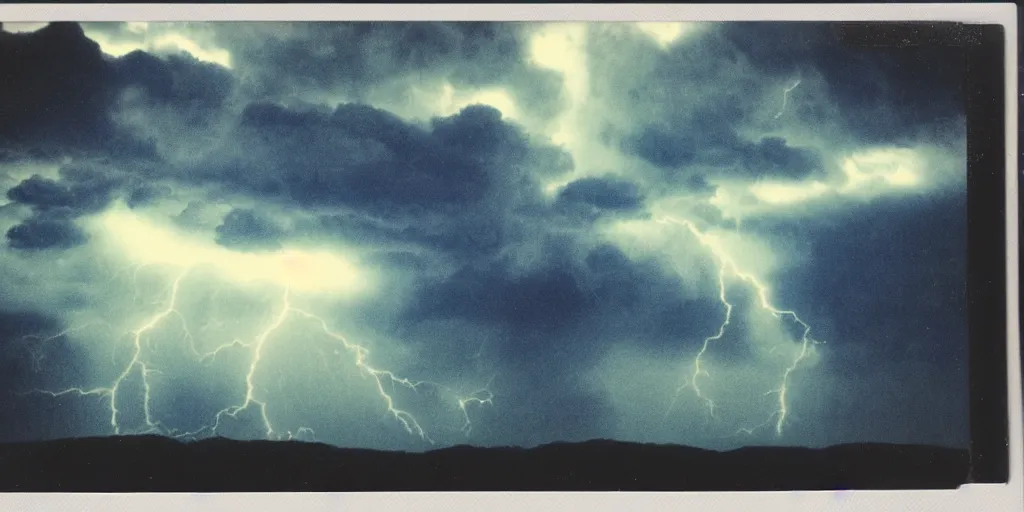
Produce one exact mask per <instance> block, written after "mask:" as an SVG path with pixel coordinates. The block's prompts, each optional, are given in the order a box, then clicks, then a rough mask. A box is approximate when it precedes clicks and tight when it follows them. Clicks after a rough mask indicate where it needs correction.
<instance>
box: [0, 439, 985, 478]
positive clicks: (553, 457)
mask: <svg viewBox="0 0 1024 512" xmlns="http://www.w3.org/2000/svg"><path fill="white" fill-rule="evenodd" d="M968 469H969V457H968V453H967V452H966V451H962V450H952V449H947V448H938V447H929V446H905V445H884V444H858V445H839V446H833V447H829V448H825V449H821V450H813V449H805V448H743V449H739V450H734V451H728V452H716V451H709V450H701V449H697V448H690V447H686V446H674V445H650V444H633V443H620V442H613V441H600V440H599V441H589V442H584V443H573V444H569V443H560V444H551V445H545V446H540V447H537V448H532V449H521V448H473V447H465V446H460V447H454V448H446V449H441V450H436V451H431V452H426V453H403V452H379V451H372V450H354V449H343V448H336V447H333V446H328V445H324V444H317V443H302V442H294V441H289V442H272V441H231V440H227V439H208V440H205V441H198V442H191V443H183V442H178V441H175V440H172V439H168V438H163V437H155V436H141V437H107V438H88V439H69V440H59V441H46V442H38V443H18V444H5V445H4V444H0V491H5V492H14V491H26V492H46V491H57V492H139V491H141V492H147V491H148V492H159V491H175V492H232V491H248V492H258V491H336V492H340V491H531V490H532V491H573V490H578V491H614V490H633V491H641V490H645V491H743V490H826V489H829V490H831V489H928V488H955V487H957V486H959V485H961V484H963V483H965V482H966V480H967V473H968Z"/></svg>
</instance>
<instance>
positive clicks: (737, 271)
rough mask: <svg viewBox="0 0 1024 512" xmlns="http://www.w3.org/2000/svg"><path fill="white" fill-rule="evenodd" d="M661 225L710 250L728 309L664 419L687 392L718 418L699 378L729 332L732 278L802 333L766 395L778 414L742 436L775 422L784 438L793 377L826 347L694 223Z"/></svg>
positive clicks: (720, 296) (706, 374) (669, 221)
mask: <svg viewBox="0 0 1024 512" xmlns="http://www.w3.org/2000/svg"><path fill="white" fill-rule="evenodd" d="M656 222H658V223H660V224H668V225H675V226H681V227H684V228H686V229H687V230H688V231H689V232H690V233H691V234H692V235H693V236H694V237H695V238H696V239H697V240H698V241H699V242H700V244H701V245H702V246H704V247H705V248H707V249H708V251H709V252H710V253H711V255H712V256H713V257H714V259H715V261H716V262H717V264H718V300H719V301H721V303H722V305H723V306H724V308H725V318H724V319H723V321H722V324H721V325H720V326H719V327H718V330H717V332H716V333H715V334H714V335H712V336H709V337H707V338H705V339H704V343H703V345H702V346H701V349H700V351H698V352H697V355H696V356H695V357H694V359H693V372H692V373H691V374H690V376H689V378H688V380H687V382H686V383H685V384H683V385H682V386H680V387H678V388H677V389H676V392H675V394H674V396H673V398H672V402H671V403H670V404H669V408H668V410H667V411H666V413H665V415H666V417H667V416H668V414H669V413H671V411H672V408H673V407H674V406H675V402H676V400H678V398H679V395H680V393H682V392H683V391H684V390H686V389H692V390H693V392H694V394H696V395H697V398H698V399H700V400H701V401H702V402H703V403H704V404H705V405H706V406H707V407H708V410H709V412H710V414H711V415H712V416H714V414H715V402H714V400H712V399H711V398H710V397H708V396H707V394H706V393H705V392H704V391H703V390H701V387H700V378H701V377H710V376H711V375H710V373H709V372H708V371H707V369H706V368H704V367H703V366H702V362H703V357H704V355H705V354H706V353H707V352H708V350H709V348H710V346H711V345H712V344H713V343H714V342H717V341H719V340H721V339H722V337H723V336H725V333H726V330H727V328H728V327H729V324H730V322H731V321H732V314H733V304H731V303H730V302H729V300H728V298H727V294H726V289H727V285H726V279H727V277H729V276H731V277H734V278H737V279H739V280H740V281H742V282H744V283H746V284H747V285H749V286H750V287H751V288H752V289H753V290H754V291H755V292H756V294H757V298H758V303H759V305H760V307H761V308H762V309H764V310H765V311H767V312H769V313H771V315H772V316H774V317H775V318H778V319H781V318H783V317H788V318H790V319H792V320H793V321H794V322H796V324H797V325H799V326H800V328H801V329H802V335H801V337H800V351H799V353H798V354H797V355H796V356H795V357H794V358H793V360H792V361H791V362H790V363H789V365H788V366H787V367H786V369H785V370H784V371H783V373H782V376H781V378H780V381H779V385H778V387H777V388H776V389H773V390H770V391H768V392H767V393H765V395H770V394H776V395H777V396H778V402H777V407H776V410H775V411H774V412H773V413H772V414H771V415H770V416H769V418H768V419H767V420H766V421H765V422H763V423H761V424H760V425H757V426H754V427H752V428H742V429H740V430H739V431H738V432H737V433H739V432H745V433H747V434H752V433H753V432H754V431H755V430H757V429H759V428H762V427H764V426H767V425H769V424H770V423H771V422H772V420H775V433H776V435H782V430H783V426H784V425H785V423H786V416H787V415H788V413H789V405H788V403H787V392H788V391H789V381H790V376H791V375H792V373H793V372H794V371H795V370H796V369H797V367H798V366H799V365H800V363H801V362H803V361H804V359H805V358H806V357H807V356H808V353H809V351H810V347H811V345H813V344H819V343H824V342H822V341H818V340H814V339H813V338H811V336H810V333H811V327H810V325H808V324H807V323H805V322H804V321H803V320H801V319H800V317H799V316H797V314H796V313H795V312H793V311H787V310H782V309H779V308H777V307H775V306H774V305H773V304H772V303H771V301H770V300H769V298H768V287H767V286H766V285H765V284H764V283H763V282H762V281H761V280H759V279H758V278H757V277H754V276H753V275H752V274H750V273H748V272H746V271H744V270H743V269H741V268H740V267H739V266H738V265H737V264H736V262H735V260H734V259H733V258H732V257H731V256H730V255H729V253H728V252H727V251H726V250H725V249H724V248H723V247H722V246H721V244H719V243H717V242H716V240H715V239H714V238H713V237H712V236H710V235H708V234H706V233H704V232H702V231H700V230H698V229H697V226H696V225H694V223H693V222H690V221H688V220H681V219H677V218H674V217H662V218H659V219H657V220H656Z"/></svg>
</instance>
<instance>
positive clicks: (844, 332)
mask: <svg viewBox="0 0 1024 512" xmlns="http://www.w3.org/2000/svg"><path fill="white" fill-rule="evenodd" d="M965 206H966V203H965V198H964V197H963V195H962V194H952V195H939V196H935V197H921V198H915V199H907V198H902V199H887V200H876V201H875V202H874V203H873V208H871V209H870V210H866V211H861V212H858V213H857V214H851V215H847V216H838V217H832V218H829V219H828V220H825V219H821V220H819V221H818V222H806V223H804V224H803V225H801V228H800V229H801V231H802V232H803V233H804V235H805V236H807V237H808V238H809V239H810V240H813V241H814V243H813V246H812V248H811V252H810V253H809V254H807V255H806V259H805V263H804V264H802V265H800V266H799V267H797V268H793V269H791V270H789V271H787V272H784V273H783V274H782V275H780V276H779V278H778V280H779V281H778V282H780V283H785V285H784V286H782V287H779V288H777V292H776V293H779V294H782V295H783V296H784V297H785V302H786V304H787V307H789V305H792V307H793V308H794V309H795V310H798V311H800V312H801V315H803V316H804V317H805V318H813V319H818V320H817V321H816V322H815V325H814V326H815V333H814V334H815V336H816V337H817V338H818V339H823V340H827V341H828V342H829V345H828V347H829V348H830V352H834V354H835V355H834V357H833V358H830V360H829V361H827V363H826V364H827V365H828V370H827V372H828V373H829V374H831V375H832V376H833V377H835V378H837V379H839V380H845V381H847V382H848V384H846V386H849V388H850V389H848V390H845V391H848V394H846V395H844V398H843V400H845V401H847V403H848V404H849V405H848V406H846V407H844V408H842V409H841V411H832V412H831V413H830V417H835V416H837V415H840V414H846V415H849V414H852V411H856V410H859V409H858V408H870V409H886V410H888V409H889V408H890V407H894V406H893V405H892V404H900V405H899V406H898V407H897V409H899V410H898V413H892V412H887V413H884V414H873V413H872V414H869V415H866V416H865V418H871V419H870V421H867V420H865V422H866V423H870V424H868V425H860V424H859V423H858V425H859V426H856V427H854V426H852V425H851V426H849V427H847V426H845V424H842V425H843V426H842V428H841V430H842V431H844V432H850V433H849V434H848V435H850V436H852V437H856V436H862V435H864V432H880V431H884V430H886V429H887V428H888V429H889V430H890V434H889V435H893V436H899V437H900V438H903V439H913V438H915V437H918V436H919V435H923V434H921V432H928V435H929V436H931V439H933V441H932V442H940V443H948V444H951V445H959V444H961V443H963V442H964V440H965V439H966V436H967V432H968V430H967V428H968V426H967V417H968V416H967V400H966V395H965V394H964V386H965V385H966V384H965V383H966V382H967V380H966V379H967V371H968V366H967V365H968V361H967V330H966V329H967V325H966V288H965V281H964V276H965V272H966V268H965V263H966V262H965V258H964V254H965V253H964V251H965V248H966V215H965V213H966V209H965ZM750 227H751V228H753V229H764V230H771V229H777V227H775V226H773V225H771V224H763V225H762V224H755V225H754V226H750ZM910 368H914V369H910ZM939 375H941V377H937V376H939ZM919 381H920V382H924V381H927V382H928V384H927V386H925V385H924V384H918V382H919ZM893 382H903V383H906V384H905V385H903V384H901V385H898V386H896V385H894V384H892V383H893ZM922 387H927V391H922ZM843 391H844V390H843V389H840V390H839V391H837V392H843ZM925 395H927V396H935V397H944V398H942V399H940V400H938V401H939V402H941V407H937V406H936V402H933V401H927V400H922V397H924V396H925ZM939 415H941V421H942V422H943V424H944V425H945V427H944V428H943V429H941V431H939V430H937V429H932V428H930V425H929V422H928V421H925V420H924V418H933V417H935V418H939V417H940V416H939ZM832 421H838V420H832ZM936 421H939V420H938V419H937V420H936ZM837 425H840V424H839V423H837ZM915 430H919V431H920V432H915Z"/></svg>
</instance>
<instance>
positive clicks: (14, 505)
mask: <svg viewBox="0 0 1024 512" xmlns="http://www.w3.org/2000/svg"><path fill="white" fill-rule="evenodd" d="M1016 14H1017V10H1016V5H1015V4H1012V3H1004V4H982V3H957V4H952V3H951V4H941V3H933V4H747V5H744V4H721V5H716V4H699V5H680V4H601V5H591V4H558V5H550V4H534V5H530V4H402V5H400V6H399V5H396V4H5V5H0V20H3V21H5V22H44V21H45V22H49V21H79V22H90V21H149V22H158V21H186V20H192V21H229V20H230V21H284V20H309V21H331V20H352V21H426V20H445V21H484V20H487V21H559V20H564V21H961V22H968V23H990V24H999V25H1002V26H1003V27H1004V29H1005V34H1006V39H1005V44H1006V46H1005V69H1006V73H1005V75H1006V85H1005V87H1006V89H1005V90H1006V99H1007V101H1006V116H1005V122H1006V146H1005V148H1006V166H1007V168H1006V182H1005V187H1006V198H1005V201H1006V203H1005V206H1006V212H1007V219H1006V240H1007V251H1006V265H1007V267H1006V271H1007V279H1008V283H1007V297H1006V299H1007V300H1006V307H1007V316H1006V320H1007V343H1008V345H1009V350H1008V353H1007V366H1008V370H1009V375H1008V385H1009V389H1008V399H1009V412H1010V423H1009V425H1010V431H1009V434H1010V436H1009V440H1010V481H1009V483H1008V484H975V485H965V486H962V487H961V488H960V489H958V490H943V491H905V490H900V491H806V492H796V491H794V492H788V491H787V492H729V493H717V492H706V493H697V492H692V493H663V492H635V493H634V492H550V493H541V492H451V493H449V492H445V493H442V492H401V493H215V494H190V493H167V494H150V493H139V494H66V493H40V494H35V493H11V494H2V493H0V510H10V511H22V510H26V511H27V510H33V511H37V510H68V509H71V510H76V511H83V512H84V511H93V510H114V509H117V510H131V509H136V510H146V511H163V510H167V511H177V510H185V509H188V510H197V511H198V510H211V511H212V510H216V511H218V512H222V511H223V510H226V509H227V510H231V509H240V510H247V511H250V512H256V511H262V510H286V509H289V508H295V509H298V510H304V511H313V510H339V509H344V508H349V507H353V508H360V509H363V508H369V507H374V508H375V509H378V510H379V509H381V508H384V509H390V510H402V511H403V512H404V511H411V510H438V511H440V510H446V511H447V510H510V511H511V510H538V509H548V510H556V509H581V510H602V509H603V510H624V509H626V508H627V507H628V508H636V509H640V510H681V509H684V507H687V506H690V507H696V510H701V509H710V508H712V507H717V508H723V509H728V510H732V509H736V510H759V511H764V510H766V509H767V510H780V511H798V510H808V511H820V510H836V511H841V510H861V509H868V510H910V511H914V512H925V511H931V510H935V511H940V510H941V511H948V510H993V511H996V510H998V511H1003V510H1006V511H1010V510H1024V483H1022V482H1024V466H1022V455H1024V450H1022V446H1024V440H1022V425H1021V420H1022V417H1024V414H1022V408H1021V347H1020V323H1019V316H1020V315H1019V301H1018V297H1019V293H1018V286H1019V284H1018V275H1019V269H1018V261H1019V253H1018V223H1019V218H1018V215H1017V214H1016V212H1018V193H1017V191H1018V172H1017V170H1018V165H1017V157H1018V150H1017V137H1018V135H1017V134H1018V127H1017V126H1018V125H1017V122H1018V112H1017V105H1018V102H1017V98H1018V94H1017V90H1018V84H1017V77H1018V67H1017V66H1018V64H1017V62H1018V56H1017V44H1016V41H1017V38H1018V34H1017V30H1018V28H1017V15H1016Z"/></svg>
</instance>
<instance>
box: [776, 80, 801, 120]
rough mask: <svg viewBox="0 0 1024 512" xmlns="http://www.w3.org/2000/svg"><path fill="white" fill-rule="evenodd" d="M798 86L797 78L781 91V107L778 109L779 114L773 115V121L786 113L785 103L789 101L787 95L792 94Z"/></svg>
mask: <svg viewBox="0 0 1024 512" xmlns="http://www.w3.org/2000/svg"><path fill="white" fill-rule="evenodd" d="M799 86H800V79H799V78H797V79H796V80H794V81H793V83H792V84H790V85H788V86H787V87H786V88H785V89H783V90H782V106H781V107H779V112H778V113H777V114H775V119H778V118H780V117H782V114H783V113H784V112H785V111H786V103H787V101H789V93H791V92H793V91H794V90H795V89H796V88H797V87H799Z"/></svg>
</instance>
